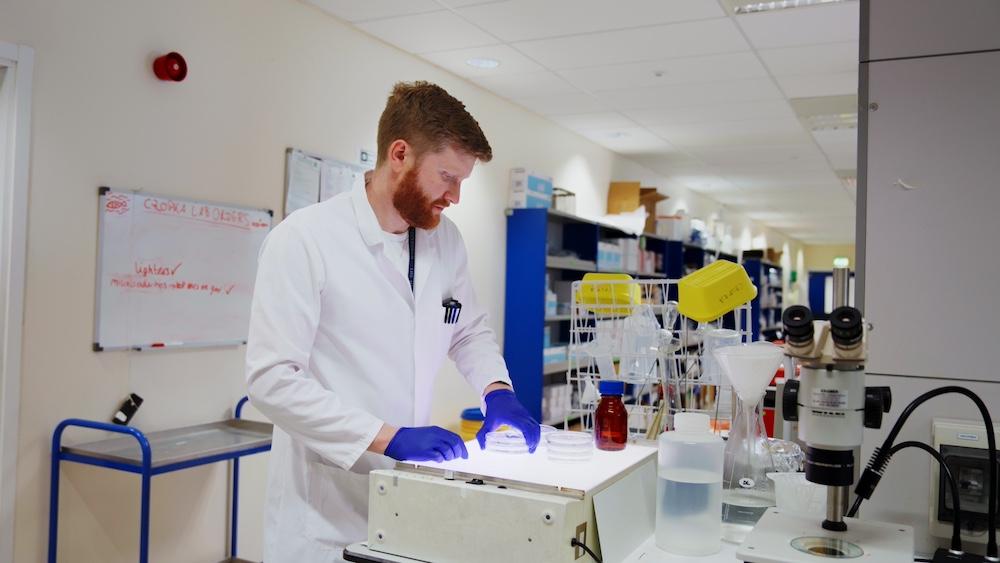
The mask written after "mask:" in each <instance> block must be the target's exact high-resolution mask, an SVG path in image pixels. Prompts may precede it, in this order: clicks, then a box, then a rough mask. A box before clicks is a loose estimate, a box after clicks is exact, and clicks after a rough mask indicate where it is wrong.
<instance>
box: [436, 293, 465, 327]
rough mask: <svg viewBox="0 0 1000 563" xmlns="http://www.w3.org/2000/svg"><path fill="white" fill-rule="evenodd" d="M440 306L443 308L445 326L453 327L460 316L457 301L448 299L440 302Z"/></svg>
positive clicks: (460, 309) (460, 312)
mask: <svg viewBox="0 0 1000 563" xmlns="http://www.w3.org/2000/svg"><path fill="white" fill-rule="evenodd" d="M441 306H442V307H444V322H445V324H449V325H453V324H455V323H457V322H458V317H459V315H461V314H462V304H461V303H459V302H458V300H457V299H451V298H449V299H445V300H444V301H442V302H441Z"/></svg>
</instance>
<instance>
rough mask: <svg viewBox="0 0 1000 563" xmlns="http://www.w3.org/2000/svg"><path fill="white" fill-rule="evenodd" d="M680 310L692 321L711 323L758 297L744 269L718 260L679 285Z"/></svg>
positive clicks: (678, 299)
mask: <svg viewBox="0 0 1000 563" xmlns="http://www.w3.org/2000/svg"><path fill="white" fill-rule="evenodd" d="M677 285H678V296H677V310H678V311H680V313H681V314H682V315H684V316H685V317H687V318H689V319H694V320H696V321H698V322H702V323H705V322H709V321H714V320H715V319H718V318H719V317H721V316H722V315H725V314H726V313H728V312H730V311H732V310H733V309H736V308H737V307H739V306H741V305H745V304H747V303H749V302H750V301H752V300H753V298H754V297H757V288H756V287H754V285H753V282H751V281H750V276H748V275H747V272H746V270H744V269H743V266H740V265H739V264H735V263H733V262H730V261H728V260H717V261H715V262H713V263H712V264H709V265H708V266H705V267H704V268H702V269H700V270H698V271H697V272H694V273H692V274H689V275H687V276H684V277H683V278H681V280H680V281H679V282H678V284H677Z"/></svg>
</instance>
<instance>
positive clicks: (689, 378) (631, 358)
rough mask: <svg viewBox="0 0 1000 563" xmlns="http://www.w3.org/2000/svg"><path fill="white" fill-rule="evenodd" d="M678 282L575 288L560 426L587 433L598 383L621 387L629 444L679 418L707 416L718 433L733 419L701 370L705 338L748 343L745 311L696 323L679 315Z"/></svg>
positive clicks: (723, 391)
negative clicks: (718, 332) (727, 333)
mask: <svg viewBox="0 0 1000 563" xmlns="http://www.w3.org/2000/svg"><path fill="white" fill-rule="evenodd" d="M677 283H678V280H670V279H667V280H664V279H655V280H644V279H639V280H608V281H604V280H601V281H592V280H586V281H577V282H574V283H573V301H572V310H571V312H570V322H571V325H570V342H569V371H568V372H567V374H566V378H567V382H568V383H569V384H570V385H571V389H572V393H573V400H572V405H571V408H570V410H569V412H567V414H566V416H565V420H564V423H565V424H566V425H567V427H568V425H569V424H570V422H571V421H575V420H579V421H580V423H581V426H582V428H583V430H585V431H593V427H594V418H593V415H594V410H595V408H596V407H597V402H598V401H599V400H600V396H599V394H598V392H597V386H598V383H599V382H600V381H601V379H620V380H623V381H625V382H626V391H625V396H624V397H623V400H624V401H625V404H626V409H627V410H628V413H629V433H630V437H631V438H649V439H654V438H656V437H657V436H658V435H659V434H660V432H662V431H663V430H665V429H672V428H673V417H674V415H675V414H677V413H679V412H701V413H705V414H708V415H709V416H710V417H711V418H712V421H713V427H714V428H715V430H716V432H724V431H725V430H726V429H728V426H729V422H730V421H731V420H732V417H733V411H732V405H733V401H732V389H731V388H730V387H728V386H722V385H720V382H719V380H717V379H715V378H713V377H711V376H712V373H711V372H713V371H715V370H704V369H703V367H704V366H705V364H704V362H703V360H704V359H705V354H704V344H703V335H704V334H705V333H706V331H708V330H711V329H714V328H728V329H732V330H734V331H736V333H737V334H738V335H739V341H740V342H743V343H748V342H750V340H751V335H750V327H749V319H750V306H749V304H748V305H743V306H741V307H739V308H737V309H735V310H734V311H732V312H731V313H728V314H726V315H725V316H723V317H722V318H720V319H717V320H715V321H713V322H710V323H704V324H699V323H697V322H695V321H694V320H691V319H688V318H686V317H684V316H683V315H680V314H679V313H678V311H677V302H676V296H677V291H678V288H677Z"/></svg>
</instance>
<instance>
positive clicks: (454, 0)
mask: <svg viewBox="0 0 1000 563" xmlns="http://www.w3.org/2000/svg"><path fill="white" fill-rule="evenodd" d="M355 1H356V0H355ZM508 1H509V0H438V2H439V3H441V4H443V5H445V6H448V7H449V8H464V7H466V6H478V5H480V4H503V3H504V2H508Z"/></svg>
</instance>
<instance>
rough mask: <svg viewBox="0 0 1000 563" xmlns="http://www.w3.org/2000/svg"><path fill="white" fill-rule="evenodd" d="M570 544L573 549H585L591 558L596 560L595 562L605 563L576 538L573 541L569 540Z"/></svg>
mask: <svg viewBox="0 0 1000 563" xmlns="http://www.w3.org/2000/svg"><path fill="white" fill-rule="evenodd" d="M569 544H570V545H571V546H573V547H580V548H583V550H584V551H586V552H587V553H589V554H590V556H591V557H593V558H594V561H597V563H604V562H603V561H601V558H600V557H598V556H597V554H596V553H594V552H593V551H591V550H590V548H589V547H587V546H586V545H585V544H584V543H583V542H582V541H580V540H578V539H576V538H573V539H571V540H569Z"/></svg>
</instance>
